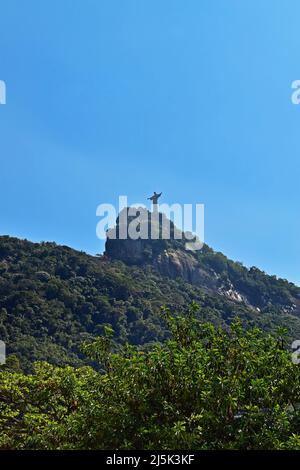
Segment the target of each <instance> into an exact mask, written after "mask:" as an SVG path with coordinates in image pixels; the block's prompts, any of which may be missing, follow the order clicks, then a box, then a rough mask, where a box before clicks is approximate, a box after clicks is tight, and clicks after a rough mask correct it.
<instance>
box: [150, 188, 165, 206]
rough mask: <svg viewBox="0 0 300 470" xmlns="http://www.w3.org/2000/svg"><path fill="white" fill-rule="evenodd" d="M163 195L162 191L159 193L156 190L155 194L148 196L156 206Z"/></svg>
mask: <svg viewBox="0 0 300 470" xmlns="http://www.w3.org/2000/svg"><path fill="white" fill-rule="evenodd" d="M161 195H162V193H157V192H156V191H154V194H153V196H151V197H148V199H150V201H152V204H153V205H154V206H157V201H158V199H159V198H160V196H161Z"/></svg>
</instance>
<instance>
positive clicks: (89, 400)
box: [0, 304, 300, 450]
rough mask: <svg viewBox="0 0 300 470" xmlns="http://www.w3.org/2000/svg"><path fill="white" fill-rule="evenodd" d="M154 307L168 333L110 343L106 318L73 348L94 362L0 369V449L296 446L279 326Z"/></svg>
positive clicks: (298, 384)
mask: <svg viewBox="0 0 300 470" xmlns="http://www.w3.org/2000/svg"><path fill="white" fill-rule="evenodd" d="M197 310H198V307H197V306H196V305H195V304H192V305H191V306H190V307H189V308H188V309H187V310H186V311H185V312H184V313H181V314H178V315H173V314H172V312H170V310H168V309H163V311H162V316H163V319H162V320H163V321H164V322H165V323H166V327H167V329H168V330H169V331H170V334H171V336H170V338H169V339H168V340H167V341H166V342H165V343H164V344H163V345H161V344H157V345H155V346H153V347H152V348H150V349H149V350H148V351H140V350H138V348H137V347H135V346H131V345H129V344H125V345H124V346H123V347H121V346H120V347H119V350H118V351H114V347H113V345H112V337H113V331H112V329H111V328H110V327H106V328H105V331H104V334H103V335H101V336H100V337H98V338H97V339H96V340H95V341H94V342H92V343H90V342H85V343H84V344H83V345H82V350H83V352H84V353H85V354H86V355H87V356H88V357H90V358H91V359H92V360H94V361H97V362H98V363H99V365H100V368H101V370H100V371H98V372H96V371H95V370H94V369H93V368H91V367H89V366H84V367H80V368H73V367H71V366H64V367H57V366H53V365H50V364H48V363H45V362H40V363H36V364H35V367H34V372H33V373H32V374H29V375H23V374H21V373H19V372H17V371H14V370H13V368H10V367H9V366H6V367H4V368H2V371H0V397H1V401H0V425H1V433H0V448H2V449H115V450H118V449H157V450H160V449H185V450H187V449H300V410H299V403H300V369H299V366H297V365H295V364H294V363H293V362H292V361H291V358H290V353H289V351H288V350H287V349H286V343H285V334H286V332H285V331H284V329H282V328H281V329H280V330H278V331H277V333H276V334H275V335H274V336H271V335H270V334H267V333H265V332H262V331H261V330H259V329H258V328H256V327H254V328H250V329H248V330H247V331H244V330H243V328H242V326H241V323H240V321H239V320H235V321H234V322H232V324H231V327H230V330H229V331H228V332H226V331H225V330H224V329H223V328H215V327H214V326H213V325H212V324H211V323H203V322H201V321H200V320H199V319H198V318H199V314H197Z"/></svg>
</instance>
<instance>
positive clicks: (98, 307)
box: [0, 236, 300, 370]
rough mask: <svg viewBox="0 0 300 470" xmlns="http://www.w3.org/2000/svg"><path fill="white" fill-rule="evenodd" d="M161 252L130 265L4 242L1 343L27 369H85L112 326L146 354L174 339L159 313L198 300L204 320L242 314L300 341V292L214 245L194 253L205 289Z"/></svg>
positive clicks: (48, 246)
mask: <svg viewBox="0 0 300 470" xmlns="http://www.w3.org/2000/svg"><path fill="white" fill-rule="evenodd" d="M157 242H158V247H160V248H159V250H158V256H160V254H161V253H164V256H165V253H168V250H169V256H174V253H178V256H179V257H180V256H185V255H182V254H180V247H179V246H178V245H176V244H174V243H173V244H172V243H171V242H168V243H169V245H167V246H166V245H165V241H164V240H158V241H157ZM170 243H171V244H170ZM159 244H160V245H159ZM161 249H163V251H161ZM172 253H173V255H172ZM181 253H182V252H181ZM156 255H157V253H156V254H155V257H153V256H152V255H151V256H152V258H151V256H149V252H148V258H147V260H139V262H138V263H136V264H132V263H131V264H130V265H129V264H128V263H125V262H123V261H121V260H118V259H116V256H115V257H114V259H112V257H111V256H109V253H107V254H106V255H105V256H99V257H94V256H90V255H87V254H85V253H83V252H78V251H76V250H73V249H71V248H69V247H66V246H58V245H56V244H55V243H39V244H38V243H31V242H29V241H26V240H19V239H16V238H11V237H7V236H3V237H0V339H1V340H3V341H5V342H6V344H7V352H8V355H10V356H11V355H16V356H17V358H18V360H19V362H20V364H21V367H22V368H23V369H24V370H30V369H31V366H32V363H33V362H34V361H35V360H47V361H49V362H51V363H53V364H60V365H62V364H71V365H80V364H83V363H86V361H87V359H85V357H84V355H83V354H82V352H81V350H80V344H81V343H82V341H83V340H86V339H88V340H91V339H93V338H95V337H96V336H98V335H99V334H101V333H102V332H103V327H104V325H110V326H111V327H112V328H113V329H114V331H115V342H116V343H122V344H124V343H125V342H126V341H129V342H130V343H132V344H136V345H138V346H139V347H141V348H143V349H147V348H149V347H150V346H151V344H152V343H153V342H155V341H159V342H162V341H164V340H165V339H166V338H167V336H168V329H167V328H166V326H165V324H164V323H163V322H162V321H161V318H160V315H159V312H160V307H161V306H162V305H166V306H168V307H170V308H172V309H173V308H176V310H177V311H179V312H180V310H181V308H182V307H183V306H185V305H187V304H189V303H190V302H191V301H193V300H195V301H197V303H198V304H199V305H200V306H201V307H202V310H201V318H202V319H205V320H207V321H211V322H213V323H214V324H220V325H221V326H222V327H225V328H226V327H227V325H229V323H230V322H231V321H232V319H233V318H234V317H235V316H239V317H240V319H241V322H242V324H243V325H244V326H245V327H249V326H253V325H258V326H260V327H262V328H263V329H265V330H274V329H275V328H276V327H277V326H279V325H285V326H286V327H287V328H288V331H289V335H290V338H292V339H297V338H299V337H300V319H299V307H298V305H299V298H300V289H299V288H298V287H296V286H294V285H293V284H291V283H288V282H287V281H283V280H277V278H276V277H275V276H267V275H265V274H264V273H263V272H261V271H259V270H258V269H254V268H252V269H251V270H247V269H246V268H245V267H243V266H241V265H240V264H239V263H234V262H232V261H230V260H228V259H227V258H226V257H225V256H223V255H222V254H220V253H214V252H213V251H212V250H211V249H210V248H208V247H207V246H205V248H204V250H203V252H201V253H199V254H197V255H195V256H197V257H198V260H197V263H201V272H202V276H203V277H202V279H206V282H203V285H201V283H199V282H197V283H193V282H192V280H190V281H188V280H187V279H185V278H184V276H182V273H181V272H180V271H178V273H177V274H176V273H175V275H174V271H172V272H168V270H165V271H164V270H163V269H161V267H162V266H164V265H163V264H162V263H161V264H159V262H157V259H158V258H157V256H156ZM193 256H194V255H193ZM197 269H198V268H197ZM232 286H233V287H232ZM12 357H14V356H12ZM14 361H15V362H16V363H17V360H16V357H14Z"/></svg>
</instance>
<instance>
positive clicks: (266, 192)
mask: <svg viewBox="0 0 300 470" xmlns="http://www.w3.org/2000/svg"><path fill="white" fill-rule="evenodd" d="M0 15H1V27H0V79H2V80H5V81H6V84H7V105H6V106H0V163H1V172H0V196H1V197H0V214H1V218H0V233H1V234H9V235H14V236H18V237H22V238H28V239H31V240H34V241H40V240H54V241H56V242H58V243H62V244H67V245H70V246H72V247H75V248H77V249H82V250H84V251H87V252H90V253H97V252H100V251H102V250H103V244H102V243H101V242H100V241H99V240H98V239H97V238H96V235H95V227H96V223H97V218H96V215H95V211H96V206H97V205H98V204H100V203H102V202H112V203H115V202H116V200H117V197H118V195H119V194H127V195H128V196H129V202H130V203H133V202H136V201H141V202H142V201H144V200H145V198H146V197H147V196H149V195H150V194H151V193H152V191H153V190H156V191H163V193H164V202H169V203H172V202H179V203H197V202H198V203H204V204H205V211H206V213H205V241H206V242H207V243H208V244H209V245H211V246H212V247H213V248H215V249H216V250H220V251H222V252H224V253H225V254H226V255H228V256H229V257H231V258H233V259H236V260H240V261H243V262H244V264H246V265H248V266H251V265H256V266H258V267H260V268H262V269H264V270H266V271H267V272H269V273H272V274H277V275H279V276H281V277H285V278H288V279H289V280H292V281H294V282H297V283H298V284H300V249H299V239H300V218H299V205H300V204H299V203H300V196H299V181H300V145H299V136H300V106H295V105H292V103H291V99H290V96H291V82H292V81H293V80H296V79H300V55H299V51H300V28H299V18H300V2H299V1H298V0H294V1H293V0H286V1H283V0H280V1H279V0H278V1H276V0H263V1H262V0H243V1H241V0H206V1H205V0H204V1H203V0H202V1H199V0H189V1H184V0H163V1H162V0H151V1H150V0H126V1H125V0H119V1H116V0H43V1H41V0H26V2H25V1H20V0H9V1H8V0H7V1H4V0H2V1H1V2H0Z"/></svg>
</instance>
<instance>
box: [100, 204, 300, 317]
mask: <svg viewBox="0 0 300 470" xmlns="http://www.w3.org/2000/svg"><path fill="white" fill-rule="evenodd" d="M141 210H142V209H141ZM133 220H134V217H131V216H128V209H124V212H123V213H121V214H120V215H119V217H118V219H117V221H116V226H115V227H114V228H113V229H111V230H110V231H109V232H108V234H107V241H106V248H105V255H106V257H107V258H109V259H112V260H121V261H123V262H124V263H125V264H127V265H138V266H146V265H151V266H152V267H153V268H154V269H155V270H157V271H158V272H159V273H160V274H161V275H163V276H167V277H168V278H171V279H178V278H180V279H183V280H184V281H187V282H189V283H190V284H193V285H196V286H200V287H202V288H204V289H205V290H209V291H210V292H213V293H216V294H217V295H220V296H222V297H227V298H228V299H230V300H232V301H234V302H237V303H244V304H246V305H248V306H252V307H253V309H255V310H256V311H257V312H259V311H260V310H261V309H263V308H266V307H269V308H273V307H274V308H277V309H278V308H279V309H281V310H282V311H284V312H290V313H293V314H296V315H299V316H300V288H298V287H296V286H294V285H293V284H292V283H289V282H288V281H286V280H283V279H277V278H276V276H268V275H267V274H265V273H264V272H263V271H260V270H259V269H257V268H254V267H253V268H251V269H247V268H246V267H244V266H243V265H242V264H241V263H236V262H234V261H231V260H229V259H228V258H226V256H224V255H223V254H222V253H216V252H214V251H213V250H212V249H211V248H209V247H208V246H207V245H204V247H203V249H202V250H200V251H188V250H186V244H185V243H186V241H187V240H186V238H185V234H184V233H183V232H180V231H179V230H178V229H177V228H176V227H175V226H174V224H173V223H172V222H170V221H168V220H167V219H166V217H165V216H163V215H162V214H160V216H159V218H158V219H157V220H156V221H155V220H154V221H153V219H151V213H150V212H148V211H146V216H145V213H144V218H143V219H142V222H141V224H140V226H139V227H138V228H139V229H140V230H141V233H142V232H143V235H144V238H137V239H132V238H130V237H129V234H128V230H129V229H128V227H129V226H130V222H132V221H133ZM165 222H169V223H170V237H169V238H168V239H166V238H164V237H166V232H165V227H166V225H167V224H165ZM138 225H139V224H137V226H138ZM151 229H152V233H156V235H157V239H151V238H146V237H145V233H146V232H148V235H149V234H150V233H151ZM122 237H123V238H122ZM126 237H127V238H126Z"/></svg>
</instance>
